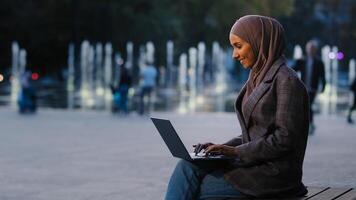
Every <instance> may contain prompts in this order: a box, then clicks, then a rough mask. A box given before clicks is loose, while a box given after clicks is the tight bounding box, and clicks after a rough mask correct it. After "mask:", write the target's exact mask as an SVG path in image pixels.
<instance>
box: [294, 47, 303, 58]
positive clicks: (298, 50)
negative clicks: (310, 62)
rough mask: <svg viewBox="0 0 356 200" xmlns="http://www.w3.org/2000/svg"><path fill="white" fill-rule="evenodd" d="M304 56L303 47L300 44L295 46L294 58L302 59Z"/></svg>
mask: <svg viewBox="0 0 356 200" xmlns="http://www.w3.org/2000/svg"><path fill="white" fill-rule="evenodd" d="M302 57H303V50H302V47H300V45H299V44H297V45H295V46H294V50H293V59H294V60H298V59H301V58H302Z"/></svg>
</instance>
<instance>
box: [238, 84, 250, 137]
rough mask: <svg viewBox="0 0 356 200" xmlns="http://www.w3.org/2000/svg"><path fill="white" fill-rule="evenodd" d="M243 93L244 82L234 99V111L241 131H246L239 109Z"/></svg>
mask: <svg viewBox="0 0 356 200" xmlns="http://www.w3.org/2000/svg"><path fill="white" fill-rule="evenodd" d="M245 93H246V84H245V85H244V86H243V87H242V89H241V91H240V93H239V95H238V96H237V98H236V101H235V112H236V114H237V118H238V119H239V122H240V125H241V129H242V132H247V131H246V130H247V129H246V124H245V120H244V118H243V114H242V110H241V104H242V99H243V96H244V95H245Z"/></svg>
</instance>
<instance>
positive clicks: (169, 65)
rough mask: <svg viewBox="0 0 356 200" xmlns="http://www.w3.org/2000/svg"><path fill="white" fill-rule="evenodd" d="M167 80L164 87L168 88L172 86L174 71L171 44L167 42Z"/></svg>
mask: <svg viewBox="0 0 356 200" xmlns="http://www.w3.org/2000/svg"><path fill="white" fill-rule="evenodd" d="M166 47H167V73H166V74H167V76H166V78H167V80H166V85H167V86H168V87H172V86H173V85H174V83H173V82H174V69H173V42H172V41H170V40H169V41H168V42H167V45H166Z"/></svg>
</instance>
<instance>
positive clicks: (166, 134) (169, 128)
mask: <svg viewBox="0 0 356 200" xmlns="http://www.w3.org/2000/svg"><path fill="white" fill-rule="evenodd" d="M151 120H152V122H153V124H154V125H155V126H156V128H157V130H158V132H159V134H160V135H161V137H162V139H163V140H164V142H165V143H166V145H167V147H168V149H169V150H170V151H171V153H172V155H173V156H174V157H178V158H181V159H184V160H188V161H193V160H231V159H232V158H231V157H228V156H225V155H204V154H201V153H199V154H197V155H196V154H195V153H194V152H193V153H189V152H188V151H187V149H186V148H185V146H184V144H183V142H182V140H181V139H180V138H179V136H178V134H177V132H176V131H175V129H174V127H173V125H172V124H171V122H170V121H169V120H167V119H158V118H152V117H151Z"/></svg>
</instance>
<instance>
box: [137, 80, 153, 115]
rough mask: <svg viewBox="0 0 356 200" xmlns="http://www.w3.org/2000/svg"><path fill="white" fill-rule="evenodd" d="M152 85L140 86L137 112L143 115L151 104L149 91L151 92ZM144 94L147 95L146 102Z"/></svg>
mask: <svg viewBox="0 0 356 200" xmlns="http://www.w3.org/2000/svg"><path fill="white" fill-rule="evenodd" d="M152 90H153V87H150V86H144V87H142V90H141V94H140V110H139V114H140V115H143V114H144V113H145V112H146V113H148V112H149V108H150V106H151V93H152ZM145 96H147V97H148V102H147V103H145Z"/></svg>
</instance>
